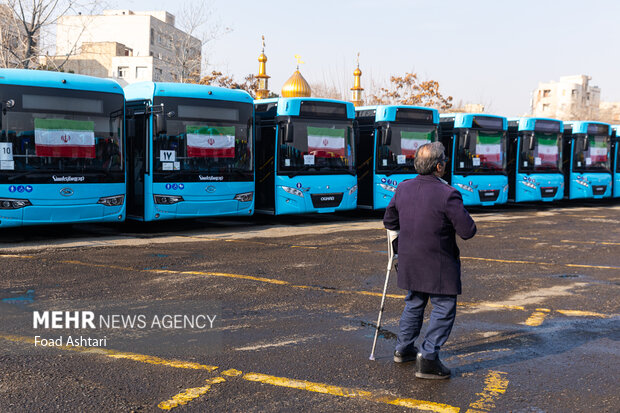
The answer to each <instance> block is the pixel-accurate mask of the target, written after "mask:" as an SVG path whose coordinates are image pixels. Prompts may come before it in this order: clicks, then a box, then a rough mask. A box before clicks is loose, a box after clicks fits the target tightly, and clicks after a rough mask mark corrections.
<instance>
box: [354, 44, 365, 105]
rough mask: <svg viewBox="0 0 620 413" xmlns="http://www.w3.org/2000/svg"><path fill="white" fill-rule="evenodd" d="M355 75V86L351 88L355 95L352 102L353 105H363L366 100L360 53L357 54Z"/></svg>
mask: <svg viewBox="0 0 620 413" xmlns="http://www.w3.org/2000/svg"><path fill="white" fill-rule="evenodd" d="M353 76H354V78H355V80H354V81H353V87H352V88H351V90H352V91H353V97H352V99H351V102H353V106H362V105H363V104H364V101H363V100H362V91H363V90H364V88H363V87H362V81H361V77H362V71H361V70H360V54H359V53H358V54H357V68H356V69H355V71H354V72H353Z"/></svg>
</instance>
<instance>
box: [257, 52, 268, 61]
mask: <svg viewBox="0 0 620 413" xmlns="http://www.w3.org/2000/svg"><path fill="white" fill-rule="evenodd" d="M258 61H259V62H260V63H265V62H266V61H267V56H265V53H261V54H260V56H258Z"/></svg>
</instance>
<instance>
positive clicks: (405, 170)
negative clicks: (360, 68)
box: [355, 105, 439, 209]
mask: <svg viewBox="0 0 620 413" xmlns="http://www.w3.org/2000/svg"><path fill="white" fill-rule="evenodd" d="M355 117H356V119H357V123H358V126H359V136H360V138H359V144H358V145H357V152H356V164H357V184H358V192H359V194H358V199H357V206H358V208H362V209H385V208H386V207H387V205H388V204H389V203H390V200H391V199H392V196H393V195H394V192H396V187H397V186H398V184H399V182H402V181H404V180H406V179H412V178H415V177H416V176H417V173H416V170H415V167H414V165H413V160H414V158H415V154H416V151H417V150H418V147H420V146H421V145H424V144H426V143H429V142H434V141H436V140H437V125H438V124H439V112H438V111H437V110H436V109H431V108H424V107H417V106H398V105H382V106H364V107H358V108H355Z"/></svg>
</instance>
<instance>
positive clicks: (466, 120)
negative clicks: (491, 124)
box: [439, 113, 508, 130]
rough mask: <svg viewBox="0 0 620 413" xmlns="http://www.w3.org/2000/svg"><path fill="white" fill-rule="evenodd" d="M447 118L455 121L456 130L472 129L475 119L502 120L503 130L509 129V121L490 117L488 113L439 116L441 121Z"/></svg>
mask: <svg viewBox="0 0 620 413" xmlns="http://www.w3.org/2000/svg"><path fill="white" fill-rule="evenodd" d="M446 118H453V119H454V128H471V127H472V125H473V123H474V120H475V119H480V118H488V119H501V121H502V130H507V129H508V120H507V119H506V118H505V117H503V116H497V115H489V114H486V113H442V114H440V115H439V121H441V120H442V119H446Z"/></svg>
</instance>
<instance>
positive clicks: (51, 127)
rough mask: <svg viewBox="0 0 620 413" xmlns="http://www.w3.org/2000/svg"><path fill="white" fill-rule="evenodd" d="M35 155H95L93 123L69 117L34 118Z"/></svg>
mask: <svg viewBox="0 0 620 413" xmlns="http://www.w3.org/2000/svg"><path fill="white" fill-rule="evenodd" d="M34 144H35V153H36V155H37V156H50V157H54V158H89V159H93V158H95V156H96V152H95V123H94V122H92V121H79V120H69V119H35V120H34Z"/></svg>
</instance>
